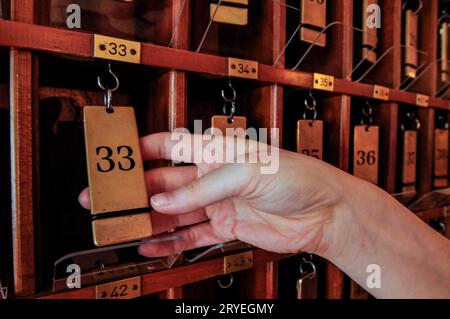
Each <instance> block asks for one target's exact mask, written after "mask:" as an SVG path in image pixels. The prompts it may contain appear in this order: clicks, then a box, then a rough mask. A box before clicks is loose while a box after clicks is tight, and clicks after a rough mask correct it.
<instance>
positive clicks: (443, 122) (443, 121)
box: [437, 112, 449, 130]
mask: <svg viewBox="0 0 450 319" xmlns="http://www.w3.org/2000/svg"><path fill="white" fill-rule="evenodd" d="M437 124H438V125H437V126H438V127H443V128H444V129H446V130H447V129H448V128H449V123H448V112H447V116H443V115H442V114H439V115H438V116H437Z"/></svg>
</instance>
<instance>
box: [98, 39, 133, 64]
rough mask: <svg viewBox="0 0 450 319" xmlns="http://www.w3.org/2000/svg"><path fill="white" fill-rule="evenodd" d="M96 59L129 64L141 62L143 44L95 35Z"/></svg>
mask: <svg viewBox="0 0 450 319" xmlns="http://www.w3.org/2000/svg"><path fill="white" fill-rule="evenodd" d="M94 57H96V58H101V59H107V60H115V61H122V62H129V63H140V62H141V43H139V42H135V41H128V40H123V39H119V38H112V37H107V36H104V35H99V34H96V35H94Z"/></svg>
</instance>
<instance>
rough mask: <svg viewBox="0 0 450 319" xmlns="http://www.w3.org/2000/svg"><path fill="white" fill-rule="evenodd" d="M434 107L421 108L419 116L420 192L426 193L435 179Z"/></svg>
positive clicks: (418, 159) (418, 162)
mask: <svg viewBox="0 0 450 319" xmlns="http://www.w3.org/2000/svg"><path fill="white" fill-rule="evenodd" d="M434 114H435V111H434V110H433V109H419V110H418V118H419V120H420V123H421V124H422V126H421V129H420V131H419V136H418V140H417V143H418V152H417V165H418V167H419V168H420V169H419V173H418V176H417V177H418V181H419V193H420V194H422V195H423V194H425V193H427V192H429V191H431V187H432V179H433V154H434V118H435V116H434Z"/></svg>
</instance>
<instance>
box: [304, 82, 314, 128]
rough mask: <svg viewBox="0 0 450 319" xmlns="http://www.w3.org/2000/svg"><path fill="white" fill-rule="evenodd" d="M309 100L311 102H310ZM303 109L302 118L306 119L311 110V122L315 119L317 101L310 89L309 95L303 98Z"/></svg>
mask: <svg viewBox="0 0 450 319" xmlns="http://www.w3.org/2000/svg"><path fill="white" fill-rule="evenodd" d="M310 102H311V103H310ZM304 104H305V108H306V109H305V111H304V112H303V119H304V120H307V119H308V112H313V117H312V123H314V121H315V120H317V117H318V112H317V102H316V99H315V98H314V96H313V95H312V91H311V90H310V91H309V96H308V97H306V98H305V101H304Z"/></svg>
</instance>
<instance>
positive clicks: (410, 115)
mask: <svg viewBox="0 0 450 319" xmlns="http://www.w3.org/2000/svg"><path fill="white" fill-rule="evenodd" d="M406 117H407V119H408V120H409V121H414V122H415V124H416V131H419V130H420V128H421V127H422V124H421V123H420V121H419V119H418V118H417V117H416V116H415V114H414V113H413V112H412V111H409V112H407V113H406ZM405 126H406V125H405V123H402V124H401V125H400V129H401V130H402V132H404V131H405V130H406V128H405Z"/></svg>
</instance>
